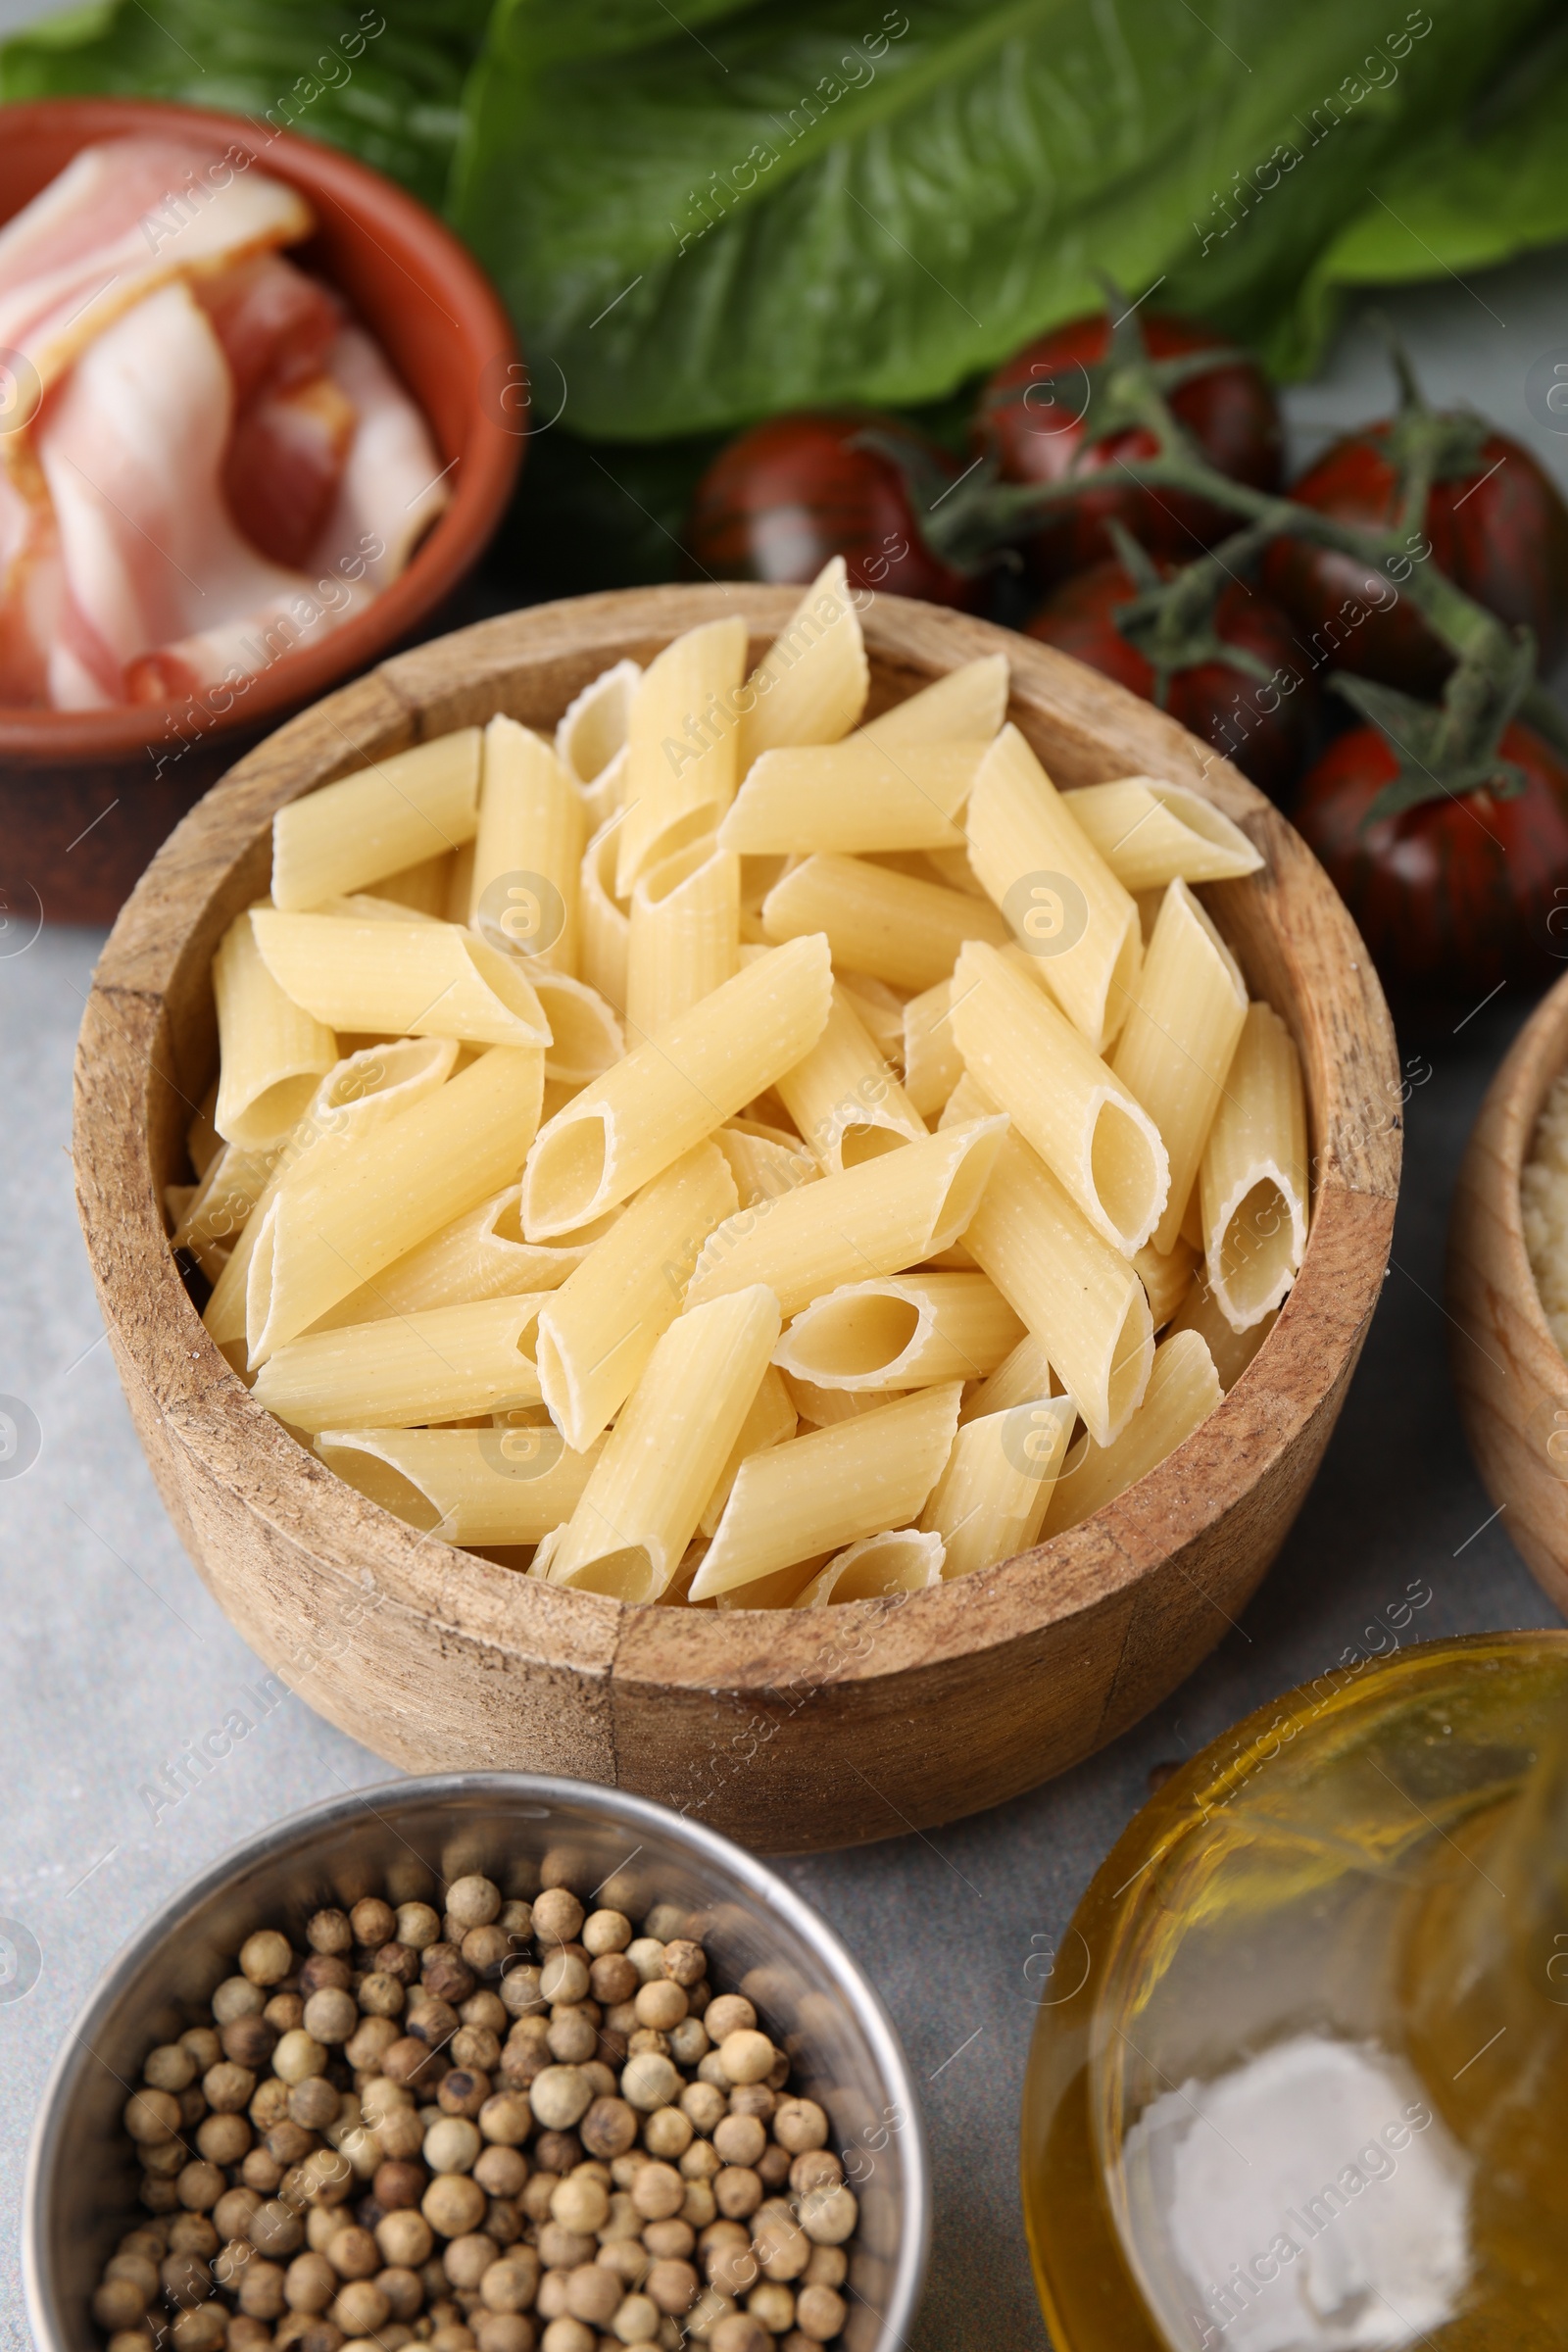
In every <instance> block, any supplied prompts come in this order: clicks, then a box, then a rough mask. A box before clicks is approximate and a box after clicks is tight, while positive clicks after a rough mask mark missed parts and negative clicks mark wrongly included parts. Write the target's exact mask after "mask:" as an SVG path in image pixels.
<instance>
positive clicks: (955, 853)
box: [925, 844, 986, 899]
mask: <svg viewBox="0 0 1568 2352" xmlns="http://www.w3.org/2000/svg"><path fill="white" fill-rule="evenodd" d="M925 861H926V864H927V865H928V866H929V867H930V868H931V871H932V873H933V874H934V875H935V876H936V879H937V880H938V881H939V882H945V883H946V884H947V885H948V888H949V889H950V890H964V891H967V892H968V894H969V896H970V897H971V898H972V899H983V898H984V897H985V895H986V894H985V885H984V884H983V883H982V882H981V880H980V877H979V875H978V874H977V873H976V872H975V870H974V867H973V866H972V865H971V864H970V863H969V851H968V847H967V844H966V845H965V846H964V848H962V849H961V850H927V852H926V854H925Z"/></svg>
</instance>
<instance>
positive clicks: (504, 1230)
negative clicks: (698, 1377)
mask: <svg viewBox="0 0 1568 2352" xmlns="http://www.w3.org/2000/svg"><path fill="white" fill-rule="evenodd" d="M517 1210H518V1203H517V1187H516V1186H515V1184H509V1185H508V1186H507V1188H506V1190H505V1192H501V1193H495V1194H492V1196H491V1198H490V1199H489V1200H488V1201H480V1203H479V1205H478V1207H477V1208H470V1209H466V1210H465V1212H464V1214H463V1215H462V1216H461V1217H454V1218H453V1219H452V1222H451V1223H450V1224H449V1225H443V1226H442V1227H441V1230H440V1231H439V1233H432V1234H431V1236H430V1238H429V1240H428V1241H427V1242H421V1243H420V1244H419V1246H418V1248H417V1250H410V1251H409V1253H408V1255H407V1256H406V1257H400V1258H396V1259H394V1261H393V1263H392V1264H391V1265H389V1266H383V1267H382V1269H381V1271H380V1273H379V1274H376V1275H373V1276H372V1277H371V1279H370V1280H369V1281H368V1283H366V1284H365V1286H364V1287H363V1289H361V1290H358V1291H351V1292H350V1293H349V1295H348V1297H347V1298H346V1299H340V1300H339V1302H338V1304H337V1305H336V1306H334V1307H333V1308H332V1310H331V1312H330V1313H329V1314H325V1315H322V1316H321V1317H320V1319H319V1322H317V1323H315V1324H313V1325H312V1329H313V1331H339V1330H341V1329H342V1328H343V1326H344V1325H345V1324H349V1323H378V1322H380V1321H381V1320H382V1318H383V1317H384V1316H387V1315H416V1314H419V1313H421V1312H422V1311H423V1310H424V1309H425V1308H426V1307H432V1306H463V1305H465V1304H466V1303H467V1302H468V1301H469V1300H471V1299H520V1298H521V1297H522V1296H523V1294H524V1292H528V1291H559V1290H560V1288H561V1286H562V1284H563V1283H564V1281H565V1279H566V1277H567V1275H568V1274H574V1273H575V1272H576V1270H577V1268H578V1267H579V1266H580V1265H581V1264H582V1261H583V1259H584V1258H585V1257H586V1256H587V1254H588V1252H589V1250H591V1249H592V1248H593V1247H594V1244H595V1243H596V1242H598V1241H601V1240H603V1238H604V1236H605V1235H606V1234H607V1233H608V1232H609V1230H610V1228H611V1226H612V1225H613V1223H614V1221H615V1217H616V1215H618V1213H619V1212H618V1211H617V1210H612V1211H611V1213H610V1215H609V1216H607V1217H596V1218H595V1220H594V1222H593V1223H592V1224H591V1225H589V1226H586V1227H584V1229H583V1230H582V1232H581V1233H575V1234H570V1233H568V1234H563V1235H562V1237H561V1239H560V1241H557V1242H525V1241H524V1240H523V1238H522V1225H521V1222H520V1219H519V1217H518V1213H517Z"/></svg>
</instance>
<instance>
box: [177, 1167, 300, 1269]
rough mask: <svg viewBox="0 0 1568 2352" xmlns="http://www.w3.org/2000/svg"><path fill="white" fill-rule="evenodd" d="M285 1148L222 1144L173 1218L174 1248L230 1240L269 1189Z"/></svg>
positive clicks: (180, 1248) (204, 1246)
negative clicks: (255, 1148)
mask: <svg viewBox="0 0 1568 2352" xmlns="http://www.w3.org/2000/svg"><path fill="white" fill-rule="evenodd" d="M282 1151H283V1146H282V1144H269V1145H268V1146H267V1147H266V1149H265V1150H263V1151H260V1152H246V1151H242V1150H241V1148H240V1146H239V1145H238V1144H221V1145H220V1146H219V1150H218V1156H217V1158H216V1159H214V1160H212V1161H211V1162H210V1163H209V1165H208V1169H207V1173H206V1175H205V1176H204V1177H203V1178H202V1180H201V1182H200V1184H197V1185H193V1186H191V1187H189V1188H188V1190H187V1192H186V1196H185V1200H184V1203H183V1206H182V1207H181V1209H180V1212H179V1214H178V1216H177V1217H175V1219H174V1230H173V1234H172V1237H171V1241H170V1247H171V1249H173V1250H197V1249H205V1248H206V1247H207V1245H208V1244H209V1243H212V1242H231V1241H232V1240H233V1239H234V1237H235V1235H236V1234H237V1233H239V1232H241V1231H242V1230H243V1228H244V1225H245V1220H246V1218H247V1217H248V1216H249V1215H250V1213H251V1211H252V1209H253V1208H254V1207H255V1206H256V1203H257V1201H259V1200H260V1199H261V1197H262V1195H263V1193H264V1192H265V1191H266V1190H267V1184H268V1179H269V1178H270V1175H271V1173H272V1170H273V1169H274V1168H275V1167H276V1165H277V1163H278V1160H279V1158H280V1157H281V1155H282ZM173 1190H174V1187H173V1186H172V1185H171V1186H170V1187H169V1188H168V1192H166V1195H165V1199H166V1200H167V1199H168V1197H169V1194H170V1193H172V1192H173Z"/></svg>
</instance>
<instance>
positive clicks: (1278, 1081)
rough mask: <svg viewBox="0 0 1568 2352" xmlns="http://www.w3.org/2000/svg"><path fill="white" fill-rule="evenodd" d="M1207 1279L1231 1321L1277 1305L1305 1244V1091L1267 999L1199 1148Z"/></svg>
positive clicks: (1290, 1045) (1244, 1323)
mask: <svg viewBox="0 0 1568 2352" xmlns="http://www.w3.org/2000/svg"><path fill="white" fill-rule="evenodd" d="M1200 1208H1201V1217H1202V1233H1203V1255H1204V1259H1205V1261H1206V1263H1207V1267H1208V1280H1209V1285H1210V1288H1211V1289H1212V1291H1213V1293H1214V1297H1215V1299H1217V1300H1218V1302H1219V1307H1220V1311H1221V1313H1222V1314H1223V1315H1224V1317H1225V1319H1226V1321H1227V1322H1228V1323H1229V1324H1230V1326H1231V1328H1232V1330H1233V1331H1246V1330H1248V1329H1249V1327H1250V1325H1251V1324H1253V1323H1256V1322H1259V1321H1260V1320H1261V1318H1262V1317H1263V1316H1264V1315H1266V1314H1267V1313H1268V1311H1269V1309H1270V1308H1271V1307H1275V1306H1278V1305H1279V1303H1280V1301H1281V1300H1282V1299H1283V1298H1284V1297H1285V1294H1286V1292H1287V1291H1288V1290H1289V1289H1290V1287H1291V1285H1292V1283H1293V1282H1294V1281H1295V1279H1296V1275H1297V1270H1298V1268H1299V1265H1300V1263H1301V1258H1302V1256H1303V1254H1304V1252H1305V1250H1306V1219H1307V1172H1306V1101H1305V1097H1304V1095H1303V1093H1302V1090H1301V1065H1300V1061H1299V1058H1298V1055H1297V1052H1296V1042H1295V1040H1294V1039H1293V1037H1292V1036H1291V1033H1290V1031H1289V1030H1288V1029H1287V1028H1286V1026H1285V1023H1284V1022H1283V1021H1282V1020H1281V1019H1280V1017H1279V1014H1278V1013H1277V1012H1275V1011H1273V1010H1272V1009H1271V1008H1270V1006H1268V1005H1249V1006H1248V1008H1247V1023H1246V1026H1245V1028H1244V1029H1243V1031H1242V1036H1241V1042H1240V1044H1239V1045H1238V1046H1237V1049H1236V1054H1235V1058H1234V1059H1233V1060H1232V1062H1231V1066H1230V1070H1229V1073H1228V1075H1227V1077H1226V1081H1225V1092H1224V1095H1223V1097H1222V1098H1221V1101H1220V1105H1219V1108H1218V1109H1217V1110H1216V1112H1215V1113H1214V1123H1213V1125H1212V1126H1211V1127H1210V1129H1209V1131H1208V1143H1207V1146H1206V1148H1205V1150H1204V1152H1203V1162H1202V1172H1201V1195H1200Z"/></svg>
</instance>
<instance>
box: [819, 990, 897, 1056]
mask: <svg viewBox="0 0 1568 2352" xmlns="http://www.w3.org/2000/svg"><path fill="white" fill-rule="evenodd" d="M834 985H835V986H836V987H838V988H841V989H842V990H843V991H844V994H845V995H846V996H847V997H848V998H849V1000H850V1003H851V1005H853V1006H854V1009H855V1011H856V1013H857V1015H858V1019H859V1022H860V1026H861V1028H862V1029H864V1030H865V1032H866V1034H867V1035H868V1036H869V1037H872V1038H874V1039H875V1041H876V1044H877V1047H878V1050H879V1051H880V1052H881V1053H882V1054H884V1055H885V1057H886V1059H887V1060H888V1062H889V1063H890V1064H891V1063H897V1062H901V1061H902V1059H903V1056H904V1005H905V1000H904V998H903V997H901V996H900V995H899V993H898V991H897V990H896V989H892V988H889V986H888V984H887V982H886V981H885V980H873V979H872V977H871V975H870V973H869V972H838V973H836V974H835V976H834Z"/></svg>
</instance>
